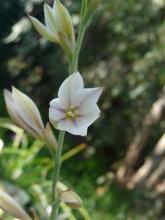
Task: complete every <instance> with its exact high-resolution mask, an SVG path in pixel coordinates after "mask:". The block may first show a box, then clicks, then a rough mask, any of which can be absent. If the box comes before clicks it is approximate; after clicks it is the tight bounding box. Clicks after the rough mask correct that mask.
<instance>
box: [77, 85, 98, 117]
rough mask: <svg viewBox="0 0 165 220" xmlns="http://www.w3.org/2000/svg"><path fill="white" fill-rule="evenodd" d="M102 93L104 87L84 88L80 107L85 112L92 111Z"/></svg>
mask: <svg viewBox="0 0 165 220" xmlns="http://www.w3.org/2000/svg"><path fill="white" fill-rule="evenodd" d="M101 93H102V88H99V87H98V88H92V89H84V90H83V92H82V93H81V95H80V98H81V101H80V109H81V111H83V110H84V113H85V112H89V111H91V110H90V109H92V108H93V105H95V104H96V103H97V101H98V99H99V97H100V95H101Z"/></svg>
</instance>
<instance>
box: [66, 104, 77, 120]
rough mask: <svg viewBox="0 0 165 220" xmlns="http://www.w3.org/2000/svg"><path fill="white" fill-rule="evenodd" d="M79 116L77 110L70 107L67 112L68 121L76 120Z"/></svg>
mask: <svg viewBox="0 0 165 220" xmlns="http://www.w3.org/2000/svg"><path fill="white" fill-rule="evenodd" d="M77 115H78V111H77V109H76V108H75V107H73V106H69V108H68V109H67V111H66V117H67V118H68V119H74V118H76V117H77Z"/></svg>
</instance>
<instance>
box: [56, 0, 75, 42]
mask: <svg viewBox="0 0 165 220" xmlns="http://www.w3.org/2000/svg"><path fill="white" fill-rule="evenodd" d="M53 10H54V13H53V15H54V18H55V22H56V27H57V29H58V31H60V32H62V33H65V34H66V35H67V36H68V38H69V39H70V41H72V40H73V38H74V29H73V22H72V18H71V16H70V14H69V12H68V11H67V9H66V8H65V7H64V6H63V4H62V3H61V2H60V1H59V0H55V1H54V6H53Z"/></svg>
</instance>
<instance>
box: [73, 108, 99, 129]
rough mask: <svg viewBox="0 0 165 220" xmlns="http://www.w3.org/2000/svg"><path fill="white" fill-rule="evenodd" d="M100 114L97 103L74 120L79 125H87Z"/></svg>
mask: <svg viewBox="0 0 165 220" xmlns="http://www.w3.org/2000/svg"><path fill="white" fill-rule="evenodd" d="M99 116H100V109H99V108H98V106H97V105H95V107H93V109H91V111H90V112H88V113H87V114H84V115H80V116H79V117H78V118H77V119H76V120H77V124H78V125H79V127H85V126H86V127H89V126H90V125H91V124H92V123H93V122H94V121H95V120H96V119H97V118H98V117H99Z"/></svg>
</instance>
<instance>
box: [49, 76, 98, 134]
mask: <svg viewBox="0 0 165 220" xmlns="http://www.w3.org/2000/svg"><path fill="white" fill-rule="evenodd" d="M101 92H102V88H99V87H97V88H88V89H85V88H84V83H83V79H82V76H81V75H80V73H78V72H76V73H73V74H72V75H70V76H69V77H68V78H67V79H66V80H65V81H64V82H63V83H62V85H61V87H60V89H59V91H58V98H55V99H53V100H52V101H51V102H50V108H49V119H50V121H51V123H52V124H53V125H54V126H55V127H56V128H57V129H59V130H63V131H67V132H69V133H71V134H74V135H81V136H86V135H87V129H88V127H89V126H90V125H91V124H92V123H93V122H94V121H95V120H96V119H97V118H98V117H99V115H100V110H99V108H98V106H97V101H98V99H99V96H100V95H101Z"/></svg>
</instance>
